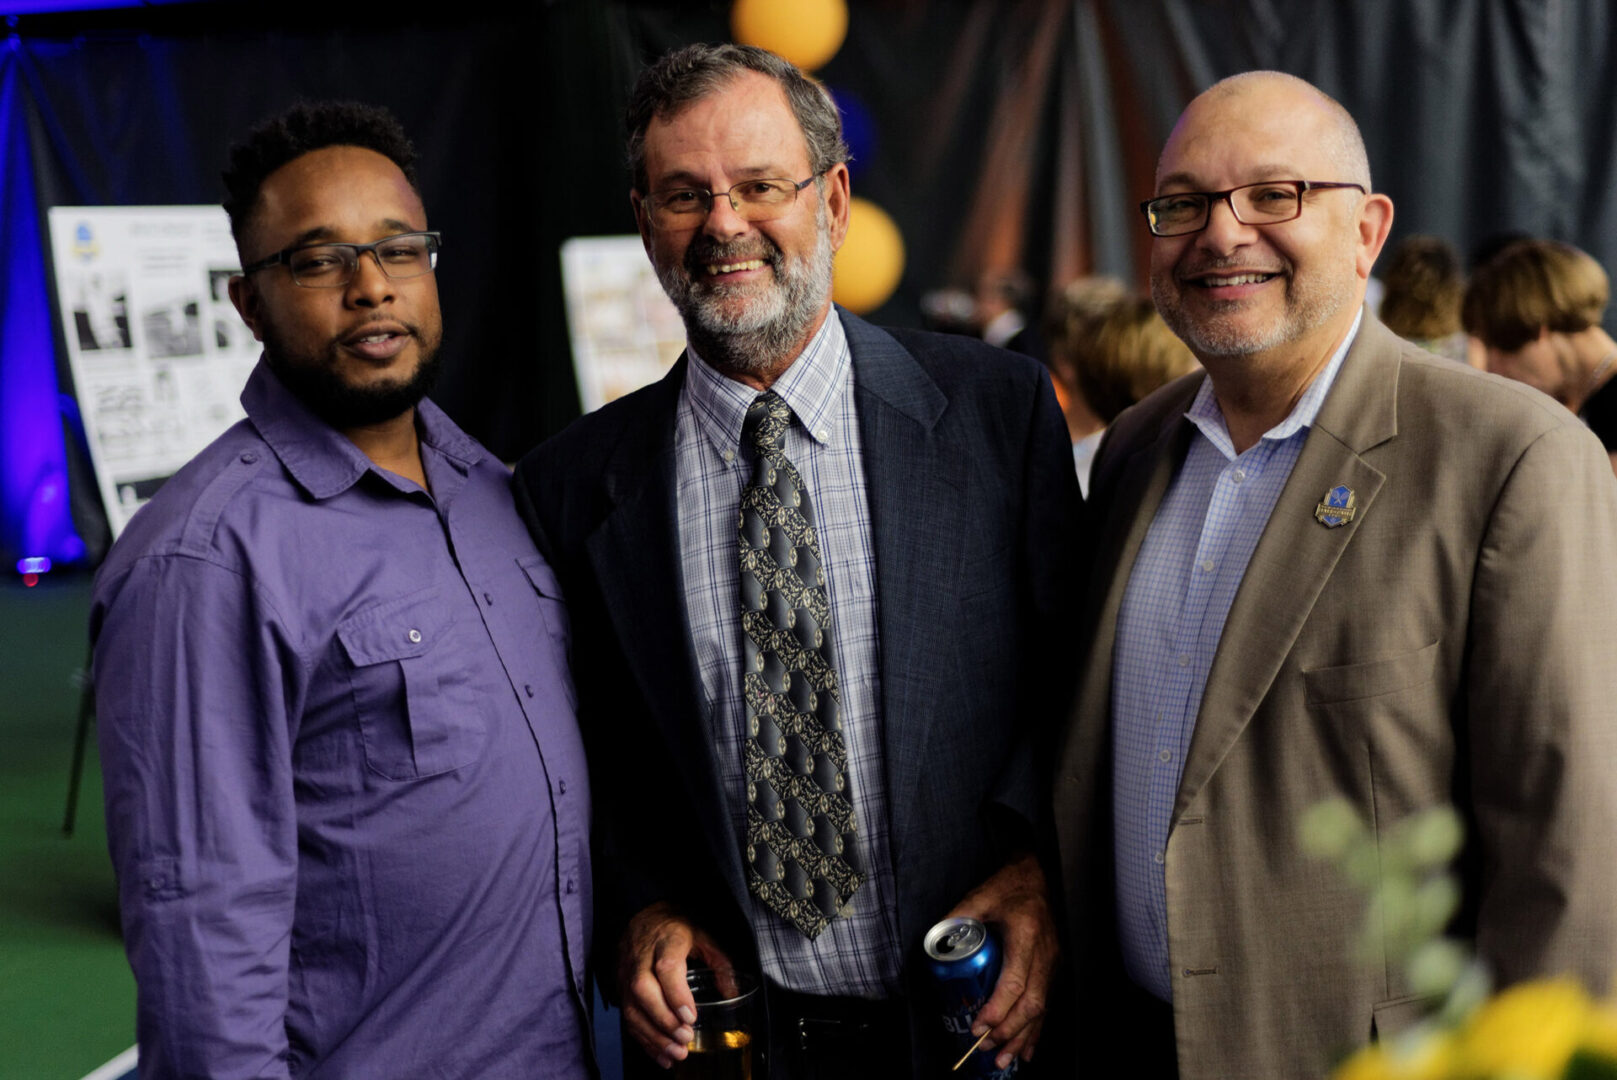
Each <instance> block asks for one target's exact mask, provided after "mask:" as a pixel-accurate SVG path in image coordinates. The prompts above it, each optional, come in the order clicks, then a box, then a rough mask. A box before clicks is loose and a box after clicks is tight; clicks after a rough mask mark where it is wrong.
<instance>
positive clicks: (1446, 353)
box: [1379, 234, 1480, 366]
mask: <svg viewBox="0 0 1617 1080" xmlns="http://www.w3.org/2000/svg"><path fill="white" fill-rule="evenodd" d="M1381 282H1382V294H1381V309H1380V311H1379V314H1380V316H1381V321H1382V322H1383V323H1384V324H1385V325H1386V327H1387V329H1388V330H1391V331H1392V332H1393V333H1395V334H1397V335H1398V336H1399V337H1401V338H1403V339H1404V340H1405V341H1412V342H1414V343H1415V344H1416V345H1419V346H1420V347H1421V348H1423V349H1425V350H1426V351H1427V352H1431V353H1436V354H1437V355H1438V356H1443V357H1447V358H1448V359H1450V360H1453V361H1455V362H1457V363H1461V364H1467V363H1471V359H1472V358H1471V357H1470V356H1468V355H1467V349H1466V346H1467V342H1468V341H1469V340H1470V339H1469V338H1468V337H1467V336H1466V333H1465V328H1464V327H1462V326H1461V325H1460V302H1461V301H1462V300H1463V299H1464V298H1465V268H1464V265H1463V264H1462V263H1461V261H1460V253H1459V252H1458V251H1457V250H1455V248H1454V245H1453V244H1451V243H1449V242H1448V241H1447V240H1444V239H1443V238H1442V237H1441V236H1425V235H1419V234H1417V235H1415V236H1406V237H1405V238H1404V239H1403V240H1402V241H1401V242H1399V244H1398V245H1397V246H1396V247H1394V248H1393V249H1392V252H1391V254H1390V255H1389V256H1388V258H1387V271H1386V273H1384V274H1383V275H1382V276H1381ZM1479 359H1480V358H1479ZM1473 366H1477V365H1473Z"/></svg>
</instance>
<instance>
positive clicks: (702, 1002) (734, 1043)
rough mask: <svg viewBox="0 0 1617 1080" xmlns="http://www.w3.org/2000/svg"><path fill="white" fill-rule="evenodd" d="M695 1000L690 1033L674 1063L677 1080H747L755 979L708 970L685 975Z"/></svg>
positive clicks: (755, 1000)
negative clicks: (680, 1057)
mask: <svg viewBox="0 0 1617 1080" xmlns="http://www.w3.org/2000/svg"><path fill="white" fill-rule="evenodd" d="M685 981H686V982H687V983H689V984H690V988H691V994H692V995H693V996H695V998H696V1023H694V1024H692V1025H691V1030H692V1031H693V1032H695V1035H694V1036H693V1037H692V1039H691V1042H690V1045H689V1046H688V1047H687V1049H689V1050H690V1053H689V1054H687V1055H686V1056H685V1060H684V1061H676V1062H674V1068H673V1075H674V1076H676V1077H679V1078H681V1080H752V1063H753V1060H754V1057H753V1045H752V1036H753V1032H754V1031H755V1030H756V1023H757V1011H758V981H757V980H756V979H754V978H753V977H752V976H751V975H748V974H745V973H744V972H739V971H737V972H725V973H724V974H722V975H720V974H719V973H717V972H715V971H713V969H711V968H692V969H690V970H689V971H688V972H686V973H685Z"/></svg>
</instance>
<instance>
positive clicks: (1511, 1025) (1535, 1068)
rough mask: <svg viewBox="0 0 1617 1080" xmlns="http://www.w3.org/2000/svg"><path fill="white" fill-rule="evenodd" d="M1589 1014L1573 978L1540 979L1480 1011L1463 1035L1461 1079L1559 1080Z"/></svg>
mask: <svg viewBox="0 0 1617 1080" xmlns="http://www.w3.org/2000/svg"><path fill="white" fill-rule="evenodd" d="M1589 1013H1590V1002H1589V996H1588V995H1587V994H1586V993H1584V990H1583V987H1582V986H1581V985H1580V984H1579V983H1578V982H1577V980H1575V979H1565V978H1562V979H1539V980H1537V981H1534V982H1528V983H1521V984H1519V985H1517V986H1513V987H1511V988H1510V989H1508V990H1505V991H1504V992H1502V993H1500V994H1499V995H1498V996H1497V997H1495V998H1494V999H1493V1000H1491V1001H1489V1002H1487V1003H1485V1004H1484V1005H1483V1006H1482V1008H1480V1009H1478V1010H1477V1012H1476V1015H1474V1016H1473V1017H1472V1018H1471V1021H1470V1023H1468V1024H1467V1025H1466V1028H1465V1032H1464V1034H1463V1035H1462V1041H1461V1048H1460V1061H1461V1065H1462V1067H1461V1069H1460V1072H1461V1074H1462V1075H1470V1076H1509V1077H1515V1078H1520V1080H1555V1078H1556V1077H1559V1076H1560V1075H1561V1074H1562V1073H1563V1072H1564V1071H1565V1070H1566V1064H1567V1061H1568V1060H1569V1059H1570V1058H1571V1057H1572V1051H1573V1050H1575V1049H1577V1047H1578V1043H1579V1040H1580V1038H1581V1037H1582V1035H1583V1032H1584V1026H1585V1021H1586V1020H1587V1019H1588V1017H1589Z"/></svg>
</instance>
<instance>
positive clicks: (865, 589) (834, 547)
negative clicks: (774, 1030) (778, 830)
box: [674, 312, 902, 998]
mask: <svg viewBox="0 0 1617 1080" xmlns="http://www.w3.org/2000/svg"><path fill="white" fill-rule="evenodd" d="M686 355H687V356H688V357H689V363H688V364H687V370H686V376H685V385H684V386H683V387H682V388H681V390H680V396H679V411H678V416H677V419H676V426H675V434H674V446H675V461H676V466H675V467H676V469H677V471H678V482H677V486H678V496H677V498H678V514H679V541H680V552H681V559H682V563H681V569H682V571H683V576H684V585H685V610H686V620H687V622H688V624H689V627H690V633H691V640H692V643H693V644H694V646H695V653H696V662H697V667H698V668H699V669H700V671H699V673H700V676H701V687H702V695H703V699H704V700H703V706H704V708H703V712H704V715H705V716H706V717H707V719H708V724H709V730H710V732H711V738H712V740H713V747H714V751H715V758H716V760H717V763H718V774H719V783H720V786H721V787H722V788H723V795H724V798H725V801H726V804H727V805H728V807H729V809H730V812H731V815H732V817H733V818H734V821H735V823H736V835H738V836H745V835H746V834H747V830H746V784H747V781H746V774H745V770H744V768H743V765H742V745H743V740H744V737H745V733H746V730H747V712H746V705H745V703H744V702H743V700H742V696H741V663H742V654H743V646H742V630H741V617H740V611H741V595H740V562H739V538H738V534H737V526H736V519H737V515H738V513H739V512H740V506H741V491H742V489H743V488H744V487H745V486H746V484H747V481H748V479H749V478H750V477H751V475H752V469H753V460H754V457H755V454H754V452H753V450H752V448H751V447H743V446H742V445H741V424H742V421H743V419H744V418H745V416H746V412H747V407H748V406H749V405H751V404H752V402H753V400H754V399H755V398H756V397H757V396H758V392H757V391H756V390H753V389H752V388H751V387H748V386H746V385H744V384H742V383H739V382H736V381H735V380H732V379H729V378H726V377H725V376H723V375H720V374H719V373H718V372H716V371H714V370H713V369H712V368H711V367H709V366H708V365H707V364H706V363H705V362H704V361H703V360H702V359H701V358H700V357H699V356H697V354H696V352H695V351H694V350H692V349H687V350H686ZM853 381H854V377H853V367H852V357H851V354H850V353H849V351H848V341H847V337H846V336H845V334H844V333H843V329H842V322H841V320H840V319H839V318H838V317H837V316H836V314H835V312H832V314H831V315H830V316H828V317H827V318H826V320H825V322H824V323H823V324H822V325H821V327H820V329H819V330H818V331H817V332H816V333H815V335H814V338H813V339H812V340H811V341H810V342H809V344H808V347H807V348H806V349H805V350H804V351H803V353H802V355H801V356H799V357H798V358H797V360H796V361H795V362H794V363H793V364H792V365H791V367H789V368H787V369H786V372H785V374H783V375H782V376H781V378H780V379H779V380H778V381H777V382H776V383H775V384H774V385H773V386H772V387H771V389H773V390H775V391H776V392H777V393H779V394H780V396H781V397H782V398H784V399H785V401H786V403H787V404H788V405H789V406H791V410H792V416H793V423H792V426H791V427H790V428H789V429H788V430H787V432H786V456H787V457H788V458H790V459H791V461H792V463H793V464H794V465H796V466H797V469H798V471H799V472H800V473H802V475H803V480H804V483H805V484H806V485H807V487H808V492H809V499H810V502H811V505H812V506H813V508H814V517H815V522H816V527H817V529H818V532H819V540H820V550H821V554H822V556H823V558H824V562H825V568H826V578H827V582H828V591H829V594H830V601H831V649H832V661H833V663H834V665H835V667H836V671H837V678H838V681H839V686H840V689H841V694H842V712H841V717H842V725H843V733H844V738H845V741H846V743H847V752H848V770H847V773H848V779H849V784H850V786H851V787H852V789H853V806H854V812H855V814H856V815H857V818H858V822H859V830H858V831H859V842H858V846H859V852H858V853H859V855H860V857H861V858H862V860H863V865H864V866H865V868H866V870H867V875H866V880H865V883H864V884H863V885H862V886H860V888H859V891H858V892H857V893H855V894H854V897H853V900H852V902H851V904H850V905H849V914H848V915H847V916H846V917H844V918H838V919H835V920H833V921H832V923H831V925H830V926H829V927H828V928H827V929H826V930H825V932H824V933H822V934H821V935H820V936H819V937H818V938H816V939H814V940H813V941H810V940H809V939H808V938H807V937H805V936H804V935H803V934H802V933H801V932H800V931H798V930H797V929H796V928H795V927H793V926H792V925H791V924H790V923H788V922H786V921H785V920H784V919H782V918H781V917H780V916H779V915H777V914H776V913H775V912H773V911H771V910H770V909H769V908H768V907H767V906H766V905H765V904H764V903H763V902H762V901H760V900H758V899H757V898H756V897H752V898H750V900H751V907H750V910H749V912H748V915H749V918H750V920H751V923H752V928H753V935H754V938H755V940H756V941H757V943H758V952H759V956H760V958H761V960H762V963H763V969H764V974H765V975H767V976H768V977H769V978H770V979H771V980H773V981H774V982H775V983H777V984H779V985H781V986H784V987H786V988H788V989H791V990H796V991H799V992H801V993H810V994H837V995H850V996H857V997H867V998H881V997H888V996H891V995H893V994H894V993H896V992H897V991H898V986H899V967H900V963H901V959H902V950H901V949H900V948H899V944H898V927H897V914H896V912H897V908H896V905H895V903H894V885H895V883H894V876H893V868H892V866H893V864H892V858H891V853H890V851H889V848H888V843H889V820H890V814H889V810H888V796H887V785H886V772H885V770H884V768H883V764H882V721H881V708H880V701H881V696H880V693H881V685H880V665H879V656H880V654H879V647H878V642H877V637H876V557H875V549H874V544H873V542H872V538H871V532H870V510H869V506H868V504H867V501H866V497H865V476H864V469H863V466H862V464H861V458H860V452H861V451H860V442H859V424H858V418H857V415H856V413H855V410H854V393H853ZM737 856H738V857H739V856H740V851H739V850H738V851H737Z"/></svg>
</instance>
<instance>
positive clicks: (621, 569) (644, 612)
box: [584, 358, 747, 906]
mask: <svg viewBox="0 0 1617 1080" xmlns="http://www.w3.org/2000/svg"><path fill="white" fill-rule="evenodd" d="M686 363H687V361H686V360H684V359H683V358H682V359H681V360H680V361H679V363H677V364H676V365H675V366H674V368H673V370H671V371H670V372H669V373H668V376H667V377H666V378H664V379H663V380H662V381H661V382H660V383H658V384H657V386H656V388H655V392H654V393H653V394H652V395H649V396H648V398H647V400H646V408H645V410H644V422H642V423H639V424H637V425H634V426H632V427H629V428H627V429H626V433H625V436H624V438H623V439H622V440H621V441H620V442H619V443H618V445H617V447H616V448H615V449H614V451H613V455H612V460H611V462H610V463H609V464H608V466H607V469H606V472H605V477H606V481H605V482H606V491H607V496H608V498H609V499H610V500H611V502H612V508H611V510H610V511H609V512H608V513H607V515H606V517H605V518H604V519H603V520H602V522H601V524H600V526H599V527H597V529H596V530H595V532H593V533H591V534H590V536H589V537H588V538H587V539H586V540H585V542H584V547H585V550H586V551H587V552H588V555H589V559H590V563H591V565H592V567H593V568H594V570H595V577H596V580H597V581H598V582H599V583H600V587H601V598H602V600H603V601H604V602H605V604H606V607H607V610H608V611H609V612H610V613H611V618H612V622H613V625H614V626H615V627H616V628H617V632H618V639H619V640H620V641H622V642H623V651H624V656H625V658H626V659H627V661H628V664H629V669H630V670H629V672H627V673H626V674H628V675H631V676H633V678H634V679H635V681H636V682H637V683H638V684H639V686H640V689H641V694H642V696H643V697H644V699H645V701H646V702H647V703H648V704H649V706H650V707H651V710H652V713H653V715H654V716H655V718H656V720H657V722H658V724H659V725H660V726H661V727H662V729H663V731H664V732H665V734H666V740H667V743H668V745H669V747H670V748H671V749H672V751H673V755H674V764H675V766H676V768H677V769H678V772H679V774H680V775H682V776H684V777H686V778H687V782H688V783H689V785H690V788H691V792H692V796H693V798H692V802H693V803H694V804H695V808H696V814H697V817H698V818H699V819H700V833H701V835H703V836H705V837H707V838H708V840H709V842H710V843H711V845H712V848H713V854H714V858H715V861H716V862H717V864H718V866H719V867H720V869H721V870H722V871H723V873H724V875H725V879H726V883H727V884H728V885H729V887H730V891H731V893H732V894H733V895H734V896H735V899H736V902H737V903H738V904H742V905H743V906H744V905H745V904H746V902H747V901H746V883H745V881H744V880H743V878H742V870H741V861H740V858H739V853H740V851H741V846H740V844H741V842H740V839H739V838H738V837H737V836H736V833H735V827H734V824H733V822H732V821H731V819H730V814H729V811H728V806H729V803H728V801H727V800H725V799H723V798H713V797H710V793H718V790H719V788H718V771H717V767H716V765H715V762H714V755H713V741H712V737H711V731H710V728H709V722H708V716H707V711H708V710H707V704H706V699H705V697H704V695H703V693H702V689H701V682H700V680H699V679H698V678H697V674H696V671H697V668H696V660H695V650H694V648H693V646H692V644H691V637H690V629H689V627H690V623H689V622H688V621H687V619H686V616H685V585H684V574H683V572H682V569H681V560H680V544H679V517H678V509H677V501H676V490H677V489H676V481H675V461H674V427H675V420H676V416H677V412H678V407H679V391H680V387H681V386H683V384H684V376H685V364H686Z"/></svg>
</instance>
